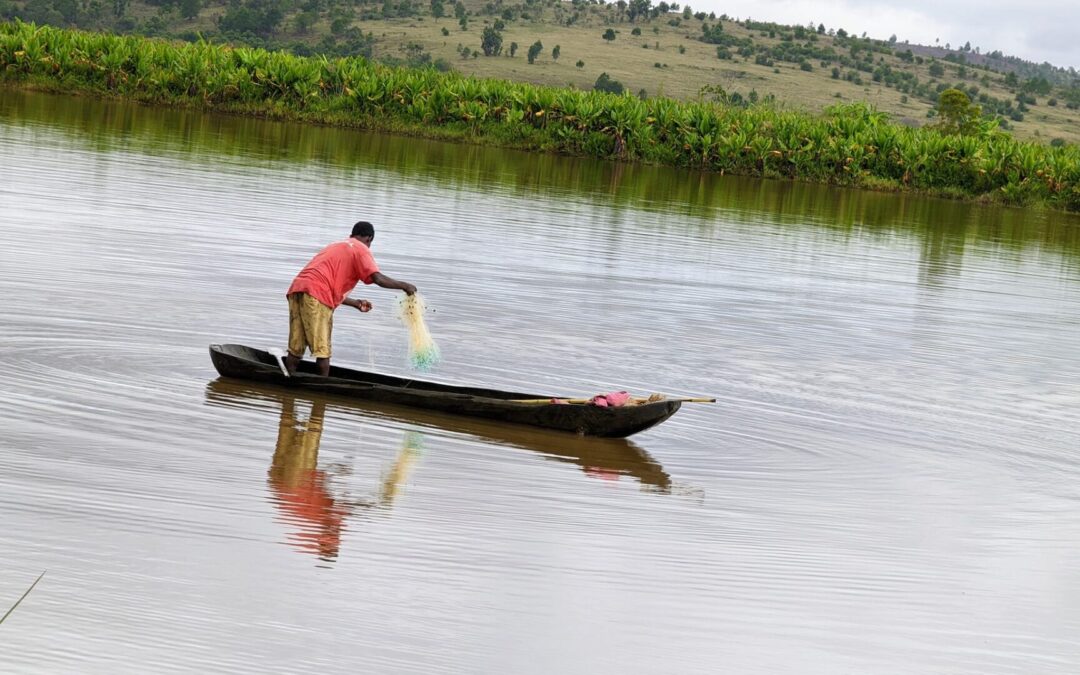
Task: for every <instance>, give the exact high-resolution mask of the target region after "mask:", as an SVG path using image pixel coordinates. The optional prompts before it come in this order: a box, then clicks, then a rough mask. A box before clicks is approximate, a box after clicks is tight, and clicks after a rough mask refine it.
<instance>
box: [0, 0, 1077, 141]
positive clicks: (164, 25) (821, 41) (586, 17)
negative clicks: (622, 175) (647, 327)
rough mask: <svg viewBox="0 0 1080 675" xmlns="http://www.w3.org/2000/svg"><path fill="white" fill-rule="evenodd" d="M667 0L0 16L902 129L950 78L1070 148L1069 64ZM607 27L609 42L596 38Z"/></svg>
mask: <svg viewBox="0 0 1080 675" xmlns="http://www.w3.org/2000/svg"><path fill="white" fill-rule="evenodd" d="M459 5H460V6H459ZM674 7H676V8H677V9H678V11H670V7H669V6H668V5H666V4H661V5H659V6H658V7H652V6H651V4H650V3H649V2H648V1H647V0H634V2H631V3H630V4H629V5H628V6H627V5H624V7H623V8H620V7H619V5H617V4H589V3H585V2H557V1H555V0H550V1H546V2H531V3H525V4H510V3H507V2H503V1H502V0H498V1H495V2H484V1H483V0H466V1H465V2H463V3H457V4H456V5H455V4H451V3H449V2H445V0H434V1H433V2H429V1H428V0H424V2H423V3H420V2H410V1H409V0H400V1H399V2H394V1H393V0H386V1H385V2H382V3H372V4H364V3H350V2H339V1H337V0H228V1H222V0H153V3H148V2H144V0H111V1H109V2H106V1H105V0H0V18H11V17H15V16H19V17H20V18H23V19H26V20H36V21H38V22H39V23H40V22H46V23H53V24H57V25H78V26H82V27H88V28H104V29H111V30H117V31H119V32H135V33H140V34H145V35H157V36H165V37H177V38H182V39H197V37H199V36H202V37H206V38H210V39H213V40H215V41H231V42H243V43H246V44H252V45H256V46H264V47H270V48H286V49H289V50H291V51H294V52H297V53H300V54H312V53H328V54H333V55H365V56H373V57H374V58H377V59H380V60H384V61H390V62H399V63H405V64H410V65H419V64H423V63H432V64H435V65H436V66H437V67H439V68H440V69H444V70H445V69H453V70H456V71H459V72H461V73H464V74H474V75H477V76H481V77H499V78H506V79H512V80H519V81H524V82H530V83H534V84H544V85H554V86H571V87H575V88H578V89H592V88H593V86H594V85H595V83H596V81H597V78H598V77H599V76H600V75H601V74H602V73H607V74H608V76H609V77H610V78H611V79H613V80H615V81H617V82H618V83H620V84H622V85H624V86H625V87H626V88H627V89H628V90H630V91H631V92H635V93H639V94H641V93H643V94H644V95H645V96H649V97H653V96H667V97H672V98H677V99H682V100H692V99H697V98H705V99H707V100H716V99H717V98H723V99H725V100H727V101H729V102H730V101H733V102H735V103H746V102H753V101H761V100H766V99H768V98H770V97H771V98H772V99H774V100H775V102H776V104H777V105H778V106H779V107H783V108H788V109H800V110H806V111H810V112H817V111H820V110H822V109H824V108H825V107H827V106H829V105H832V104H834V103H838V102H853V101H866V102H869V103H871V104H872V105H874V106H876V107H877V108H878V109H879V110H881V111H883V112H886V113H889V114H890V115H891V116H892V117H893V118H894V119H895V120H897V121H899V122H901V123H903V124H906V125H909V126H918V125H923V124H926V123H928V122H932V121H933V120H932V118H931V117H930V116H931V115H933V114H934V113H933V109H934V106H935V104H936V102H937V95H938V93H939V92H940V91H941V90H944V89H946V88H947V87H957V88H961V89H963V90H964V91H966V92H967V93H968V94H969V95H970V96H971V98H972V100H973V101H974V102H975V103H976V104H979V105H981V106H982V108H983V112H984V114H986V115H988V116H993V117H995V118H996V119H998V120H999V122H1000V124H1001V125H1002V127H1003V128H1005V129H1007V130H1009V131H1011V132H1012V133H1013V134H1015V135H1016V136H1017V137H1018V138H1021V139H1026V140H1038V141H1041V142H1046V143H1050V142H1053V143H1055V144H1061V143H1080V78H1078V77H1077V76H1076V75H1075V73H1074V72H1071V71H1065V70H1062V69H1056V68H1053V67H1050V66H1046V65H1042V66H1038V65H1036V64H1031V63H1027V62H1024V61H1021V60H1019V59H1015V58H1010V57H1004V56H1002V55H1000V54H998V53H996V52H995V53H991V54H976V53H973V52H971V51H970V50H968V49H965V50H959V51H957V50H954V51H949V50H944V49H941V48H938V47H919V46H917V45H907V44H903V43H896V42H895V41H891V42H890V41H880V40H873V39H870V38H862V37H856V36H848V35H846V34H845V33H844V31H843V30H839V29H837V30H833V29H829V28H826V27H825V26H816V27H804V26H780V25H776V24H766V23H760V22H753V23H751V22H741V23H740V22H735V21H732V20H728V19H727V17H715V16H706V15H704V14H703V13H697V14H694V13H692V12H690V11H687V10H686V8H679V7H678V5H674ZM662 10H668V11H662ZM439 13H442V14H444V16H442V17H441V18H437V17H436V16H435V15H436V14H439ZM462 17H463V20H462ZM485 29H489V35H490V33H491V31H493V30H495V29H498V30H497V33H498V35H499V38H501V50H500V51H499V52H498V55H495V54H492V55H485V54H484V53H483V51H482V41H483V35H484V31H485ZM609 29H610V30H611V31H614V34H613V37H614V39H613V40H605V39H604V38H603V37H602V36H603V34H604V33H605V32H606V31H608V30H609ZM609 37H611V35H610V34H609ZM537 41H539V42H540V43H541V44H542V45H543V47H542V49H541V50H540V51H539V53H538V55H537V56H536V58H535V60H534V62H533V63H531V64H530V63H529V62H528V58H527V52H528V50H529V47H530V45H532V44H534V43H536V42H537ZM512 43H516V45H517V49H516V51H515V53H514V54H513V55H511V53H510V52H511V44H512ZM556 46H558V47H559V56H558V58H557V59H556V58H554V56H553V54H552V50H553V48H554V47H556ZM720 57H724V58H720Z"/></svg>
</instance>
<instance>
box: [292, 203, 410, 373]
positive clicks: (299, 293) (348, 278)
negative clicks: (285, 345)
mask: <svg viewBox="0 0 1080 675" xmlns="http://www.w3.org/2000/svg"><path fill="white" fill-rule="evenodd" d="M374 239H375V227H374V226H373V225H372V224H371V223H369V222H366V221H360V222H358V223H357V224H355V225H353V228H352V234H351V235H350V236H349V238H348V239H346V240H345V241H339V242H337V243H334V244H330V245H329V246H327V247H326V248H324V249H323V250H321V251H319V253H318V254H316V256H315V257H314V258H312V259H311V262H309V263H308V264H307V265H306V266H305V267H304V269H302V270H300V274H297V275H296V278H295V279H293V282H292V286H290V287H289V291H288V292H287V293H286V296H287V297H288V299H289V353H288V355H287V356H286V357H285V368H286V369H287V370H288V371H289V374H290V375H292V374H293V373H295V372H296V367H297V366H298V365H299V364H300V359H302V358H303V357H304V351H305V349H311V354H312V355H313V356H314V357H315V364H316V366H317V367H318V369H319V374H320V375H323V376H324V377H325V376H326V375H329V374H330V332H331V330H332V329H333V327H334V310H335V309H337V307H338V305H347V306H349V307H355V308H356V309H358V310H360V311H361V312H370V311H371V303H370V302H368V301H367V300H354V299H352V298H348V297H346V294H348V292H349V291H351V290H352V289H353V288H354V287H355V286H356V282H358V281H362V282H364V283H365V284H375V285H377V286H382V287H383V288H392V289H396V290H401V291H405V293H406V294H408V295H412V294H413V293H416V286H413V285H412V284H410V283H407V282H404V281H397V280H395V279H391V278H390V277H388V276H386V275H385V274H383V273H382V272H380V271H379V266H378V265H376V264H375V258H374V257H372V255H371V242H372V241H373V240H374Z"/></svg>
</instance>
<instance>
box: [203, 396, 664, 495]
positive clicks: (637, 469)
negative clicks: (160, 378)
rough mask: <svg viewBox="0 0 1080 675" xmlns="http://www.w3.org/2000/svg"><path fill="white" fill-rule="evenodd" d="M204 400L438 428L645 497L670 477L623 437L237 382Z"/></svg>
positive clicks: (414, 427)
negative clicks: (628, 487)
mask: <svg viewBox="0 0 1080 675" xmlns="http://www.w3.org/2000/svg"><path fill="white" fill-rule="evenodd" d="M206 400H207V401H208V402H209V403H211V404H213V405H224V406H240V407H258V406H259V404H268V405H269V406H271V407H280V408H281V410H284V409H285V408H286V407H288V406H293V407H296V406H297V404H298V402H300V401H304V402H306V403H307V404H310V405H311V406H312V409H314V408H315V407H316V406H318V405H319V404H322V405H324V406H325V410H326V415H327V416H328V418H329V416H330V415H331V414H333V415H337V414H339V413H345V414H349V413H354V414H360V415H363V416H365V417H370V418H372V419H378V420H383V421H390V422H394V423H397V424H399V425H404V426H405V427H406V428H408V429H409V430H417V431H419V432H420V433H424V432H427V431H430V430H432V429H439V430H442V431H449V432H451V433H453V434H460V435H464V436H468V437H471V438H475V439H477V440H479V441H481V442H483V443H490V444H492V445H496V446H502V447H508V448H520V449H522V450H528V451H530V452H534V453H537V454H539V455H541V456H543V457H544V458H545V459H548V460H551V461H554V462H564V463H567V464H573V465H576V466H578V467H579V468H580V469H581V470H582V471H583V472H585V473H586V474H589V475H592V476H597V477H613V476H618V477H621V476H626V477H628V478H632V479H635V480H637V481H638V482H639V483H640V484H641V488H642V490H644V491H647V492H657V493H661V494H670V493H671V492H672V491H673V488H674V486H673V484H672V480H671V476H670V475H669V474H668V473H667V471H665V470H664V467H663V466H661V465H660V463H659V462H658V461H657V460H655V459H654V458H653V457H652V456H651V455H649V453H648V452H647V451H646V450H645V449H644V448H642V447H641V446H639V445H637V444H636V443H634V441H632V440H630V439H626V438H595V437H588V436H576V435H571V434H565V433H562V432H559V431H550V430H547V429H538V428H536V427H528V426H522V425H519V424H501V423H499V422H496V421H493V420H485V419H479V418H476V417H462V416H461V415H450V414H447V413H441V412H437V411H432V410H421V409H418V408H408V407H405V406H399V405H393V404H391V403H383V402H380V401H361V400H356V399H350V398H346V397H343V396H334V395H332V394H320V393H317V392H309V391H302V390H297V389H286V388H284V387H276V386H274V385H264V384H259V383H254V382H241V381H239V380H234V379H232V378H228V377H222V378H218V379H215V380H212V381H211V382H209V383H208V384H207V385H206Z"/></svg>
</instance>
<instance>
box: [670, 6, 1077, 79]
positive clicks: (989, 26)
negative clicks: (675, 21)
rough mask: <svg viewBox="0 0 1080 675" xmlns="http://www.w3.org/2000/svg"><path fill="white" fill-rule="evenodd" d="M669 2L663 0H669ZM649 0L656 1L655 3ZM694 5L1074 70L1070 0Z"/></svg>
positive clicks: (741, 15)
mask: <svg viewBox="0 0 1080 675" xmlns="http://www.w3.org/2000/svg"><path fill="white" fill-rule="evenodd" d="M669 1H670V0H669ZM654 4H655V2H654ZM686 4H689V5H690V6H691V7H693V8H694V10H695V11H702V10H703V11H706V12H716V13H717V15H720V14H727V15H729V16H733V17H739V18H740V19H745V18H747V17H749V18H753V19H760V20H763V21H775V22H777V23H786V24H806V23H809V22H811V21H812V22H813V23H814V25H817V24H818V23H824V24H825V26H827V27H828V28H843V29H845V30H847V31H848V32H849V33H855V34H858V35H861V34H862V33H863V32H864V31H865V32H866V33H867V35H869V36H870V37H873V38H877V39H882V40H884V39H887V38H888V37H889V36H890V35H892V34H894V33H895V34H896V36H897V38H899V39H900V40H901V41H903V40H908V41H910V42H917V43H921V44H927V45H933V44H935V42H934V40H935V39H936V38H938V39H940V40H941V43H940V45H941V46H942V47H944V46H945V43H947V42H948V43H950V44H951V45H952V46H953V48H956V47H957V46H958V45H963V44H964V43H965V42H967V41H970V42H971V46H972V48H974V47H981V48H982V51H984V52H988V51H993V50H995V49H1000V50H1001V51H1002V52H1004V53H1005V54H1008V55H1012V56H1019V57H1020V58H1023V59H1026V60H1028V61H1035V62H1040V63H1041V62H1042V61H1049V62H1050V63H1052V64H1054V65H1055V66H1060V67H1064V68H1067V67H1070V66H1072V67H1073V68H1077V69H1078V70H1080V39H1078V37H1080V36H1078V32H1077V29H1078V26H1080V2H1078V1H1077V0H1029V1H1028V2H1018V1H1017V0H1010V1H1008V2H1006V1H1004V0H983V1H982V2H979V3H975V2H970V1H969V2H963V1H960V0H906V1H905V2H881V0H870V1H868V2H858V1H856V0H833V1H829V0H753V1H751V0H690V2H689V3H682V5H683V6H685V5H686Z"/></svg>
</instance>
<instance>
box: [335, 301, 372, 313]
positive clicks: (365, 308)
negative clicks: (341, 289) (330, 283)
mask: <svg viewBox="0 0 1080 675" xmlns="http://www.w3.org/2000/svg"><path fill="white" fill-rule="evenodd" d="M341 304H343V305H346V306H348V307H355V308H356V309H358V310H360V311H361V312H370V311H371V303H370V302H368V301H367V300H353V299H352V298H345V299H344V300H342V301H341Z"/></svg>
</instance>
